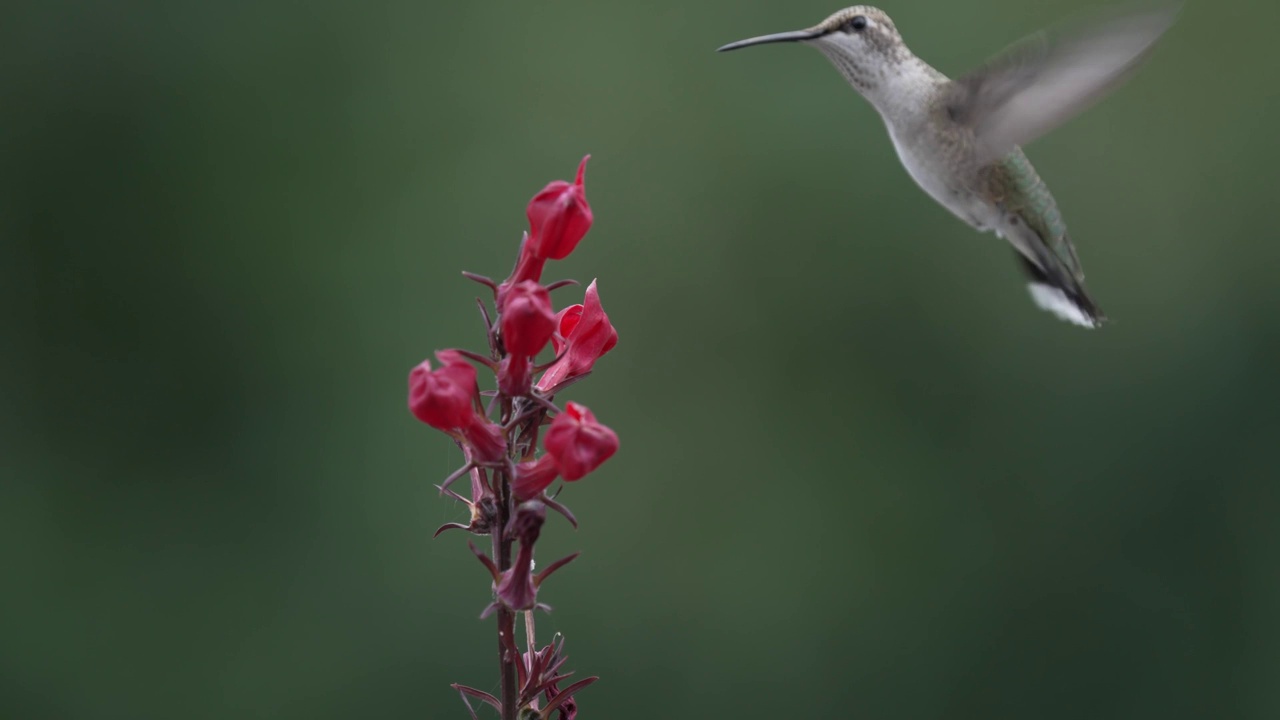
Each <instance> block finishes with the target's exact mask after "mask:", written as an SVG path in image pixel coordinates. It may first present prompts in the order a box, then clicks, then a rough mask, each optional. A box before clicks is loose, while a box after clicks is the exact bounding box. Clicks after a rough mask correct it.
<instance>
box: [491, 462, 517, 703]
mask: <svg viewBox="0 0 1280 720" xmlns="http://www.w3.org/2000/svg"><path fill="white" fill-rule="evenodd" d="M495 475H496V476H497V480H498V485H499V493H500V495H501V497H500V498H499V500H498V522H497V527H496V528H494V529H493V531H492V532H491V533H490V534H491V535H492V536H493V557H494V560H496V561H497V563H498V569H499V570H502V571H506V570H508V569H509V568H510V567H511V541H510V540H509V539H507V538H506V528H507V522H508V521H509V520H510V519H511V483H510V481H509V478H507V474H506V473H495ZM497 615H498V671H499V676H500V687H501V691H502V698H501V699H502V720H516V714H517V712H518V711H519V708H517V707H516V704H517V703H518V702H519V696H518V695H517V688H516V658H514V657H511V651H510V649H511V648H514V647H516V639H515V630H516V615H515V613H514V612H512V611H511V610H508V609H507V608H505V607H502V606H501V605H499V606H498V613H497Z"/></svg>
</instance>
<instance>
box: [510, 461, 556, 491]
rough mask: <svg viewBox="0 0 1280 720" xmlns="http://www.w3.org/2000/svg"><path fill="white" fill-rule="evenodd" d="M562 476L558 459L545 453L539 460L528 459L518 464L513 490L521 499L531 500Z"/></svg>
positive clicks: (512, 483) (513, 480)
mask: <svg viewBox="0 0 1280 720" xmlns="http://www.w3.org/2000/svg"><path fill="white" fill-rule="evenodd" d="M558 477H560V468H559V467H558V466H557V465H556V459H555V458H553V457H551V456H550V455H543V456H542V457H541V458H538V459H537V460H526V461H524V462H522V463H520V464H519V465H516V476H515V478H514V479H512V481H511V491H512V492H513V493H515V494H516V499H517V500H520V501H522V502H523V501H525V500H530V499H532V498H535V497H538V495H540V494H542V491H543V490H546V489H547V488H548V487H550V486H551V483H553V482H555V481H556V478H558Z"/></svg>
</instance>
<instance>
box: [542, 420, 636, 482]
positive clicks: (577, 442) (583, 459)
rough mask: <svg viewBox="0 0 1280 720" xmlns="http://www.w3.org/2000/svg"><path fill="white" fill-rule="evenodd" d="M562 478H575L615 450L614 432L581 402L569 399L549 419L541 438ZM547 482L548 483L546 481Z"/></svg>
mask: <svg viewBox="0 0 1280 720" xmlns="http://www.w3.org/2000/svg"><path fill="white" fill-rule="evenodd" d="M543 444H544V445H545V446H546V448H547V454H548V455H550V456H552V457H554V458H555V460H556V466H557V467H558V468H560V475H561V477H563V478H564V479H565V480H570V481H571V480H578V479H580V478H582V477H583V476H584V475H586V474H587V473H589V472H591V471H592V470H595V469H596V468H598V467H600V465H601V463H603V462H604V461H605V460H608V459H609V458H610V457H612V456H613V454H614V453H616V452H617V451H618V434H617V433H615V432H614V431H612V430H610V429H609V428H607V427H605V426H604V425H601V424H600V423H598V422H596V416H595V414H594V413H592V412H591V411H590V410H588V409H587V408H586V407H585V406H583V405H579V404H578V403H575V402H571V403H568V404H566V405H565V406H564V412H562V413H560V414H559V415H557V416H556V418H555V420H552V421H551V428H550V429H549V430H548V431H547V438H546V440H545V441H544V442H543ZM548 484H549V483H548Z"/></svg>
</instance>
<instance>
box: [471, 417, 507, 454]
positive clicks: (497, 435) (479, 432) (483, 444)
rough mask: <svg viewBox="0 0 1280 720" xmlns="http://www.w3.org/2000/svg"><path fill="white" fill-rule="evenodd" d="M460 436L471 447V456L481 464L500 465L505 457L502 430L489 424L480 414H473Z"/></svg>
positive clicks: (505, 440)
mask: <svg viewBox="0 0 1280 720" xmlns="http://www.w3.org/2000/svg"><path fill="white" fill-rule="evenodd" d="M462 436H463V437H464V438H466V441H467V444H468V445H469V446H471V452H472V455H473V456H474V457H475V459H476V461H478V462H482V463H489V464H493V463H500V462H502V461H503V459H504V458H505V457H506V456H507V438H506V437H505V436H504V435H503V434H502V428H501V427H500V426H498V425H495V424H494V423H491V422H489V421H488V420H486V419H485V418H484V416H483V415H481V414H480V413H474V414H473V415H472V416H471V420H470V421H469V422H468V423H467V424H466V425H464V426H463V428H462Z"/></svg>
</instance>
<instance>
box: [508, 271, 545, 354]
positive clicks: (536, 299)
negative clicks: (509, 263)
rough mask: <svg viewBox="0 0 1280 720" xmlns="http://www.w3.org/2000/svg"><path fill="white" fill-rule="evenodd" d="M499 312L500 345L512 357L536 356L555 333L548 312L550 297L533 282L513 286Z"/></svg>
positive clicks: (526, 281)
mask: <svg viewBox="0 0 1280 720" xmlns="http://www.w3.org/2000/svg"><path fill="white" fill-rule="evenodd" d="M499 311H500V313H501V323H502V344H503V345H505V346H506V348H507V352H509V353H511V354H512V355H523V356H525V357H533V356H535V355H537V354H538V353H539V352H541V350H542V348H544V347H546V345H547V341H549V340H550V339H551V334H552V333H553V332H555V329H556V316H555V313H554V312H552V311H551V295H550V293H548V292H547V289H546V288H544V287H542V286H541V285H539V284H538V283H536V282H534V281H533V280H525V281H522V282H519V283H516V284H515V285H514V286H512V287H511V289H510V290H508V291H507V294H506V296H505V297H503V303H502V306H501V307H500V308H499Z"/></svg>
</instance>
